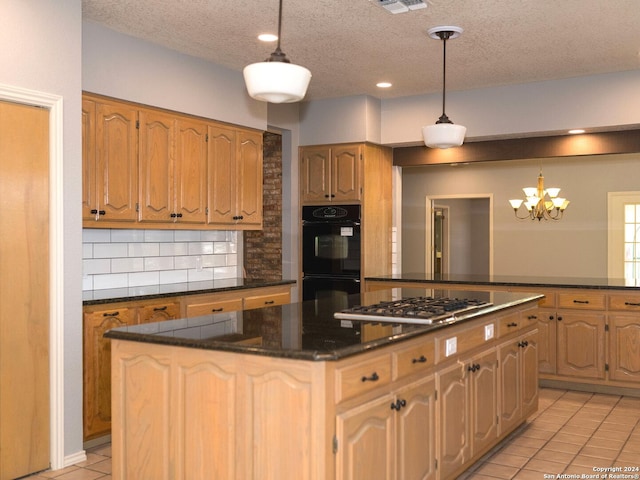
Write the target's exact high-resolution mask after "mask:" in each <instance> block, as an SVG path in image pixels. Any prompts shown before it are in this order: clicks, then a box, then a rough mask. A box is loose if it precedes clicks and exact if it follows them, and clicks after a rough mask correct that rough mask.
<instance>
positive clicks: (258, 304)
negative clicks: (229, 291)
mask: <svg viewBox="0 0 640 480" xmlns="http://www.w3.org/2000/svg"><path fill="white" fill-rule="evenodd" d="M290 302H291V294H290V293H289V292H285V293H274V294H271V295H255V296H253V297H246V298H245V299H244V309H245V310H251V309H252V308H262V307H273V306H274V305H285V304H287V303H290Z"/></svg>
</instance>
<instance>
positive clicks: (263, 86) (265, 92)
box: [243, 0, 311, 103]
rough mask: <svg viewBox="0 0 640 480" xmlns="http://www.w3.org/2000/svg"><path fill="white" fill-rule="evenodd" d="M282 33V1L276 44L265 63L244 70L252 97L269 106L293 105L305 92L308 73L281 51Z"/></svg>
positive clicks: (307, 84)
mask: <svg viewBox="0 0 640 480" xmlns="http://www.w3.org/2000/svg"><path fill="white" fill-rule="evenodd" d="M281 31H282V0H280V10H279V15H278V45H277V46H276V49H275V51H274V52H273V53H272V54H271V56H270V57H269V58H267V59H266V60H265V61H264V62H259V63H252V64H251V65H247V66H246V67H244V71H243V73H244V82H245V84H246V86H247V91H248V92H249V95H250V96H251V98H255V99H256V100H261V101H263V102H271V103H292V102H298V101H300V100H302V99H303V98H304V96H305V94H306V93H307V87H308V86H309V81H310V80H311V72H310V71H309V70H308V69H306V68H304V67H301V66H300V65H295V64H293V63H291V62H290V61H289V59H288V58H287V55H286V54H285V53H284V52H283V51H282V50H280V38H281V36H282V35H281Z"/></svg>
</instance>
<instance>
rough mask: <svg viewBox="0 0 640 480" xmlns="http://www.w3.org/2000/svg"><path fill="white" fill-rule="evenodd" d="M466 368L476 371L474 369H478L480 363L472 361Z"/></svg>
mask: <svg viewBox="0 0 640 480" xmlns="http://www.w3.org/2000/svg"><path fill="white" fill-rule="evenodd" d="M467 370H468V371H470V372H476V371H478V370H480V364H478V363H472V364H471V365H469V366H468V367H467Z"/></svg>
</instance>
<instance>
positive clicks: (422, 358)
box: [411, 355, 427, 363]
mask: <svg viewBox="0 0 640 480" xmlns="http://www.w3.org/2000/svg"><path fill="white" fill-rule="evenodd" d="M426 362H427V357H425V356H424V355H420V357H419V358H414V359H412V360H411V363H426Z"/></svg>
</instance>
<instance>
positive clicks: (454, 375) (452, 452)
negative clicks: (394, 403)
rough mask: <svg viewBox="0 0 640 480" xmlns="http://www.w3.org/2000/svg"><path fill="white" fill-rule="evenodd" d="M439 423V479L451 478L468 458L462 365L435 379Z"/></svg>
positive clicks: (464, 374)
mask: <svg viewBox="0 0 640 480" xmlns="http://www.w3.org/2000/svg"><path fill="white" fill-rule="evenodd" d="M436 378H437V388H438V397H439V399H438V402H439V404H440V405H439V407H438V417H439V419H440V431H439V433H440V438H439V445H440V452H439V459H438V469H439V474H440V478H442V479H444V478H452V475H453V474H454V472H456V471H457V470H458V469H459V468H460V467H461V466H462V465H463V464H464V462H465V461H466V460H467V459H468V458H469V456H470V452H471V444H470V443H471V442H470V440H469V420H468V418H469V392H468V389H467V379H466V371H465V370H464V365H463V364H461V363H456V364H454V365H452V366H450V367H447V368H444V369H442V370H441V371H440V372H438V374H437V375H436Z"/></svg>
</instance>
